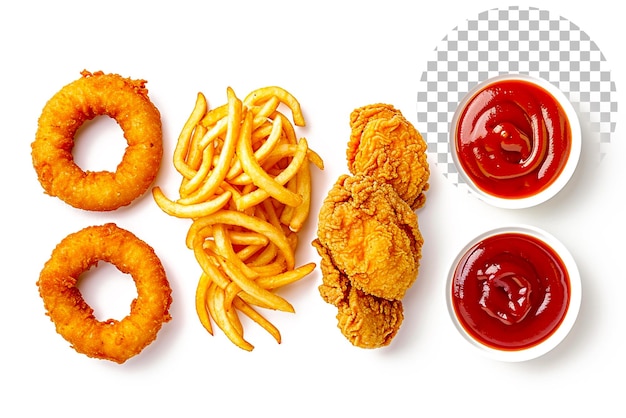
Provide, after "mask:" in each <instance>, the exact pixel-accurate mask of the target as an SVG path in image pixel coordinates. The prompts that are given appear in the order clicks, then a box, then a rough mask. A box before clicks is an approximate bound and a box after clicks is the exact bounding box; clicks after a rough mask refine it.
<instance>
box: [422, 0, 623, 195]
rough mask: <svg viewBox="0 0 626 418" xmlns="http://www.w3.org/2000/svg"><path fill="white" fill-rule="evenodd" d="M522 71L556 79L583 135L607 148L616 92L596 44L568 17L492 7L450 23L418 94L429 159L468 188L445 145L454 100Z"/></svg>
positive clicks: (599, 147) (600, 148) (592, 143)
mask: <svg viewBox="0 0 626 418" xmlns="http://www.w3.org/2000/svg"><path fill="white" fill-rule="evenodd" d="M506 73H521V74H528V75H531V76H534V77H539V78H543V79H545V80H547V81H549V82H551V83H552V84H554V85H556V86H557V87H558V88H559V89H560V90H561V91H563V93H564V94H565V95H566V96H567V97H568V98H569V100H570V102H571V103H572V105H573V106H574V108H575V109H576V112H577V113H578V117H579V119H580V123H581V128H582V132H583V142H585V144H587V143H589V145H590V146H591V147H593V149H595V150H597V153H598V158H599V160H601V159H602V158H603V157H604V155H605V154H606V152H607V148H608V145H609V144H610V140H611V134H612V133H613V132H614V131H615V124H616V122H615V121H616V119H617V102H616V100H617V94H616V90H615V83H614V82H613V81H611V76H610V71H609V70H608V68H607V62H606V60H605V58H604V56H603V54H602V52H601V51H600V49H599V48H598V46H597V45H596V44H595V43H594V42H593V41H592V40H591V39H590V38H589V36H588V35H587V34H586V33H585V32H583V31H582V30H581V29H580V28H579V27H578V26H576V25H575V24H573V23H572V22H570V21H568V20H566V19H564V18H562V17H559V16H554V15H553V14H552V13H550V12H548V11H545V10H540V9H537V8H523V7H517V6H513V7H509V8H507V9H492V10H488V11H486V12H483V13H481V14H479V15H478V17H477V18H476V19H473V20H467V21H466V22H463V24H461V25H459V26H458V27H456V28H455V29H453V30H452V31H451V32H450V33H449V34H448V35H447V36H446V37H445V38H444V39H443V40H442V41H441V42H440V44H439V45H438V46H437V48H436V49H435V50H434V51H433V56H432V58H431V59H430V60H429V61H428V62H427V67H426V70H425V71H424V72H423V73H422V77H421V79H420V83H419V91H418V93H417V120H418V129H419V130H420V132H422V134H423V135H424V137H425V138H426V140H427V142H428V151H429V153H430V154H431V155H433V156H434V157H435V163H436V164H437V166H438V167H440V169H441V171H442V172H443V174H444V175H445V176H446V177H447V178H448V179H449V180H451V181H452V182H453V183H454V184H456V185H459V186H461V187H463V188H466V189H467V186H466V185H465V184H464V183H463V180H462V179H461V178H460V177H459V175H458V172H457V170H456V167H455V166H454V162H453V160H452V155H451V154H450V148H449V132H450V129H451V128H450V122H451V120H452V118H453V115H454V112H455V111H456V107H457V104H458V103H459V102H460V101H461V100H462V98H463V97H464V96H465V94H466V93H467V92H468V91H469V90H471V89H472V88H473V87H474V86H475V85H476V84H477V83H479V82H481V81H484V80H486V79H488V78H491V77H495V76H497V75H499V74H506Z"/></svg>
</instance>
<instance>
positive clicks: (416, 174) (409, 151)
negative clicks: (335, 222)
mask: <svg viewBox="0 0 626 418" xmlns="http://www.w3.org/2000/svg"><path fill="white" fill-rule="evenodd" d="M350 127H351V129H352V132H351V135H350V141H349V142H348V149H347V160H348V169H349V170H350V172H351V173H352V174H365V175H369V176H374V177H376V178H378V179H380V180H381V181H384V182H386V183H388V184H390V185H391V186H392V187H393V188H394V189H395V190H396V192H397V193H398V195H399V196H400V197H401V198H402V199H403V200H404V201H405V202H407V203H408V204H409V206H410V207H411V209H413V210H416V209H418V208H420V207H422V206H423V205H424V203H425V201H426V196H425V194H424V192H425V191H427V190H428V187H429V184H428V178H429V176H430V169H429V166H428V161H427V157H426V148H427V145H426V142H425V141H424V139H423V138H422V136H421V135H420V133H419V132H418V131H417V130H416V129H415V127H414V126H413V125H412V124H411V123H410V122H409V121H407V120H406V119H405V118H404V116H403V115H402V113H401V112H400V111H399V110H397V109H395V108H394V107H393V106H391V105H387V104H381V103H378V104H372V105H367V106H363V107H360V108H358V109H355V110H354V111H353V112H352V113H351V115H350Z"/></svg>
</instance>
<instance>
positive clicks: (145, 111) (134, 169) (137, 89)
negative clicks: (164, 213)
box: [32, 71, 163, 211]
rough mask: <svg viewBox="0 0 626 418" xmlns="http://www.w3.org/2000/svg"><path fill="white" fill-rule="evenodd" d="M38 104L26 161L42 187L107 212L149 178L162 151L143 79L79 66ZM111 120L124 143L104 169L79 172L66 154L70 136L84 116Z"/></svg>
mask: <svg viewBox="0 0 626 418" xmlns="http://www.w3.org/2000/svg"><path fill="white" fill-rule="evenodd" d="M81 74H82V77H81V78H79V79H78V80H76V81H73V82H72V83H70V84H68V85H66V86H65V87H63V88H62V89H61V90H60V91H59V92H57V93H56V94H55V95H54V96H53V97H52V98H51V99H50V100H49V101H48V102H47V103H46V105H45V106H44V108H43V111H42V113H41V116H40V117H39V122H38V128H37V133H36V135H35V141H34V142H33V143H32V160H33V166H34V168H35V171H36V172H37V177H38V179H39V182H40V183H41V185H42V186H43V188H44V190H45V192H46V193H47V194H49V195H51V196H57V197H59V198H60V199H61V200H63V201H64V202H66V203H68V204H69V205H71V206H74V207H76V208H79V209H84V210H92V211H110V210H115V209H117V208H119V207H121V206H126V205H128V204H130V203H131V202H132V201H133V200H135V199H136V198H137V197H139V196H140V195H142V194H143V193H144V192H145V191H146V190H147V189H148V187H149V186H150V184H152V182H153V181H154V179H155V177H156V174H157V172H158V170H159V167H160V165H161V159H162V156H163V143H162V141H163V133H162V126H161V115H160V113H159V111H158V109H157V108H156V107H155V106H154V105H153V104H152V102H151V101H150V99H149V98H148V91H147V89H146V88H145V83H146V81H145V80H131V79H129V78H123V77H121V76H119V75H117V74H104V73H103V72H101V71H99V72H95V73H90V72H88V71H83V72H82V73H81ZM99 115H107V116H109V117H111V118H113V119H115V120H116V121H117V123H118V124H119V125H120V127H121V128H122V130H123V131H124V137H125V138H126V141H127V143H128V146H127V148H126V150H125V152H124V156H123V158H122V161H121V162H120V164H119V165H118V166H117V170H116V171H115V172H114V173H113V172H110V171H98V172H90V171H87V172H85V171H83V170H82V169H81V168H80V167H79V166H78V165H77V164H76V163H75V162H74V157H73V155H72V149H73V147H74V136H75V135H76V132H77V130H78V128H80V127H81V126H82V125H83V123H84V122H85V121H87V120H90V119H93V118H94V117H96V116H99Z"/></svg>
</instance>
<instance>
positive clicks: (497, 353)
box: [446, 224, 582, 362]
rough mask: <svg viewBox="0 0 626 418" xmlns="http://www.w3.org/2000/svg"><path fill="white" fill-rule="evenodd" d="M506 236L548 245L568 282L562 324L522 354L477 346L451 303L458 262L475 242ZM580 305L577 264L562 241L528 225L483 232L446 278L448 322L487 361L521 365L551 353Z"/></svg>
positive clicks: (473, 243)
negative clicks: (567, 302) (487, 359)
mask: <svg viewBox="0 0 626 418" xmlns="http://www.w3.org/2000/svg"><path fill="white" fill-rule="evenodd" d="M506 233H519V234H524V235H528V236H531V237H534V238H537V239H539V240H541V241H542V242H543V243H545V244H547V245H548V246H549V247H551V248H552V249H553V250H554V252H555V253H556V254H558V255H559V257H560V258H561V260H562V261H563V264H564V265H565V267H566V269H567V273H568V276H569V281H570V300H569V305H568V308H567V311H566V313H565V316H564V317H563V321H561V323H560V324H559V327H558V328H557V329H556V330H555V331H554V332H553V333H552V335H550V336H549V337H548V338H547V339H546V340H545V341H543V342H541V343H539V344H537V345H534V346H532V347H529V348H526V349H521V350H498V349H496V348H493V347H490V346H487V345H485V344H482V343H480V342H479V341H477V340H476V339H474V338H473V337H472V336H471V335H470V334H469V333H468V332H467V331H466V330H465V328H463V326H462V325H461V323H460V321H459V319H458V318H457V316H456V313H455V310H454V306H453V300H452V281H453V278H454V273H455V271H456V268H457V266H458V263H459V262H460V261H461V258H462V257H463V256H464V255H465V254H466V252H467V251H468V250H469V249H470V248H471V247H473V246H474V245H475V244H477V243H478V242H480V241H482V240H483V239H486V238H489V237H493V236H496V235H501V234H506ZM581 302H582V283H581V279H580V272H579V270H578V267H577V265H576V261H575V260H574V257H573V256H572V254H571V253H570V252H569V250H568V249H567V248H566V247H565V245H563V243H562V242H561V241H559V240H558V239H557V238H556V237H554V236H553V235H552V234H550V233H548V232H546V231H545V230H543V229H540V228H537V227H535V226H530V225H524V224H519V225H511V226H504V227H500V228H496V229H492V230H490V231H487V232H484V233H482V234H480V235H478V236H476V237H475V238H473V239H472V240H471V241H469V242H468V243H467V244H466V245H465V246H464V247H463V248H462V249H461V250H460V251H459V252H458V253H457V255H456V256H455V258H454V260H453V262H452V265H451V267H450V271H449V272H448V278H447V281H446V305H447V308H448V313H449V315H450V318H451V320H452V322H453V324H454V326H455V328H456V329H457V331H458V332H459V334H460V335H461V336H462V337H463V339H464V340H465V341H467V342H469V343H470V345H471V346H472V347H474V348H475V349H477V350H478V351H479V352H480V353H481V354H483V355H486V356H487V357H489V358H491V359H494V360H499V361H505V362H522V361H527V360H532V359H535V358H538V357H540V356H542V355H544V354H546V353H548V352H549V351H551V350H552V349H554V348H555V347H556V346H557V345H559V344H560V343H561V342H562V341H563V340H564V339H565V337H566V336H567V335H568V334H569V332H570V331H571V329H572V327H573V326H574V323H575V322H576V319H577V317H578V312H579V311H580V305H581Z"/></svg>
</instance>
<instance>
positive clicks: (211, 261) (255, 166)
mask: <svg viewBox="0 0 626 418" xmlns="http://www.w3.org/2000/svg"><path fill="white" fill-rule="evenodd" d="M281 106H282V108H287V109H289V110H290V111H291V113H292V118H293V124H292V123H291V121H290V120H289V118H288V117H287V116H286V114H285V113H283V112H282V110H281ZM304 123H305V122H304V117H303V114H302V111H301V108H300V104H299V102H298V101H297V100H296V99H295V97H294V96H293V95H291V94H290V93H289V92H287V91H286V90H285V89H283V88H280V87H276V86H271V87H264V88H260V89H258V90H255V91H253V92H251V93H250V94H249V95H248V96H246V98H245V99H244V100H243V101H242V100H240V99H239V98H238V97H237V96H236V95H235V92H234V91H233V89H232V88H230V87H229V88H228V89H227V103H226V104H224V105H222V106H220V107H216V108H213V109H209V107H208V104H207V100H206V98H205V97H204V95H203V94H202V93H198V97H197V100H196V104H195V106H194V109H193V111H192V113H191V115H190V116H189V119H188V120H187V122H186V123H185V125H184V126H183V129H182V131H181V133H180V136H179V138H178V141H177V144H176V148H175V150H174V156H173V160H174V167H175V168H176V170H177V171H178V172H179V173H180V174H181V176H182V182H181V185H180V188H179V195H180V196H179V198H177V199H175V200H173V199H170V198H168V197H166V196H165V194H164V193H163V191H162V190H161V189H160V188H159V187H155V188H154V189H153V190H152V194H153V197H154V199H155V201H156V203H157V204H158V206H159V207H160V208H161V209H162V210H163V211H164V212H165V213H167V214H169V215H172V216H176V217H179V218H189V219H191V220H192V224H191V226H190V228H189V231H188V233H187V237H186V245H187V247H188V248H189V249H191V250H193V252H194V255H195V257H196V260H197V261H198V264H199V265H200V267H201V268H202V273H201V276H200V280H199V282H198V286H197V291H196V310H197V313H198V317H199V319H200V322H201V323H202V325H203V326H204V328H205V329H206V330H207V331H208V332H209V333H210V334H211V335H213V327H212V321H213V322H214V323H215V324H216V325H217V326H218V327H219V328H220V329H221V330H222V331H223V332H224V333H225V334H226V336H227V337H228V338H229V339H230V340H231V341H232V342H233V343H234V344H236V345H237V346H238V347H240V348H242V349H244V350H247V351H251V350H252V349H253V348H254V346H253V345H252V344H250V343H249V342H248V341H247V340H246V339H245V338H244V330H243V326H242V322H241V319H240V316H239V314H240V313H242V314H244V315H246V316H248V317H249V318H251V319H252V320H253V321H255V322H256V323H258V324H259V325H260V326H261V327H263V328H264V329H265V330H267V331H268V332H269V333H270V334H271V335H272V336H273V337H274V338H275V339H276V341H277V342H278V343H280V342H281V335H280V332H279V331H278V329H277V328H276V327H275V326H274V325H273V324H272V323H271V322H270V321H269V320H267V319H266V318H265V317H264V316H263V315H262V314H261V313H260V311H259V310H257V309H255V307H260V308H265V309H272V310H279V311H284V312H294V308H293V306H292V305H291V304H290V303H289V302H288V301H287V300H285V299H284V298H283V297H281V296H279V295H278V294H276V293H275V292H274V291H275V290H276V289H278V288H280V287H282V286H285V285H287V284H290V283H293V282H295V281H298V280H300V279H302V278H303V277H305V276H306V275H308V274H309V273H311V272H312V271H313V269H314V268H315V264H314V263H307V264H305V265H302V266H300V267H296V265H295V264H296V262H295V250H296V246H297V242H298V239H297V238H298V237H297V232H298V231H299V230H300V229H301V227H302V226H303V224H304V222H305V221H306V219H307V217H308V215H309V209H310V203H311V172H310V163H312V164H314V165H315V166H317V167H318V168H319V169H323V167H324V164H323V161H322V159H321V158H320V156H319V155H318V154H316V153H315V152H314V151H312V150H311V149H309V147H308V143H307V141H306V139H305V138H297V137H296V132H295V128H294V125H295V126H304Z"/></svg>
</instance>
